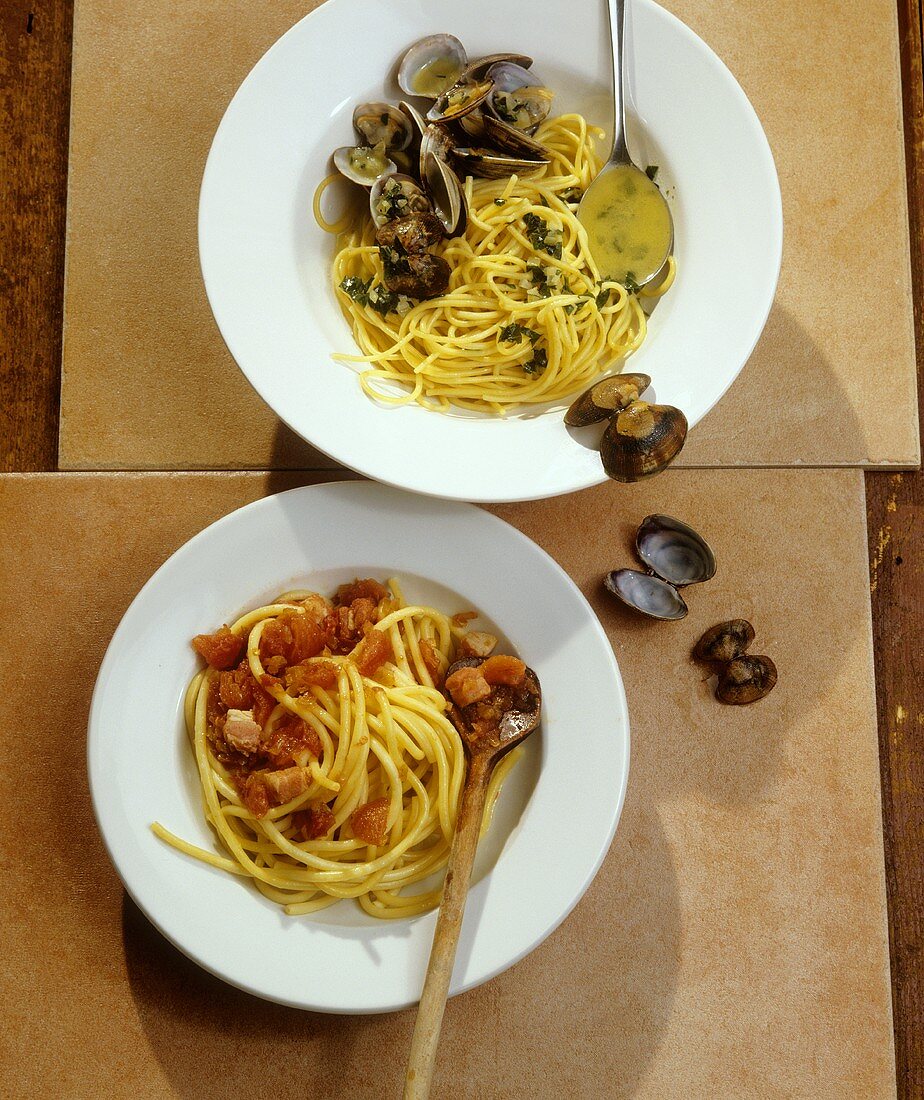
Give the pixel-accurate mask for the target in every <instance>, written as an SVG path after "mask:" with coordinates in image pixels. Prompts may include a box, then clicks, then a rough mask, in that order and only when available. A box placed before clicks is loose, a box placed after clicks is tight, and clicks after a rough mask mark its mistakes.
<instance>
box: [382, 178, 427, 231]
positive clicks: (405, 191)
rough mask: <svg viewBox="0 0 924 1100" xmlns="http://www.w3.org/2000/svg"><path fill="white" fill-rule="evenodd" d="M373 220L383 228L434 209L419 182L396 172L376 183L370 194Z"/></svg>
mask: <svg viewBox="0 0 924 1100" xmlns="http://www.w3.org/2000/svg"><path fill="white" fill-rule="evenodd" d="M369 209H370V211H371V213H372V220H373V221H374V222H375V224H376V226H377V227H379V228H381V227H382V226H383V225H384V224H385V223H386V222H390V221H395V220H396V219H398V218H404V217H406V216H407V215H408V214H426V213H428V212H429V211H431V210H432V209H433V207H432V206H431V204H430V200H429V199H428V198H427V196H426V195H425V194H424V192H423V189H422V188H421V186H420V184H419V183H418V182H417V180H415V179H413V178H412V177H411V176H405V175H402V174H401V173H398V172H394V173H392V174H391V175H390V176H383V177H382V178H381V179H378V180H376V181H375V183H374V184H373V185H372V190H371V192H370V193H369Z"/></svg>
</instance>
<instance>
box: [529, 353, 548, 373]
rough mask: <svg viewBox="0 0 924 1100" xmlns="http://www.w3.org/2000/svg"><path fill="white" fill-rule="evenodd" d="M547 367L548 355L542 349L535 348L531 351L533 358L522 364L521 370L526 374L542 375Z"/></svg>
mask: <svg viewBox="0 0 924 1100" xmlns="http://www.w3.org/2000/svg"><path fill="white" fill-rule="evenodd" d="M548 365H549V355H548V352H547V351H546V350H545V349H544V348H536V349H535V350H534V351H533V357H532V359H530V360H529V362H527V363H524V364H523V370H525V371H526V373H527V374H533V375H536V374H542V372H543V371H544V370H545V368H546V367H547V366H548Z"/></svg>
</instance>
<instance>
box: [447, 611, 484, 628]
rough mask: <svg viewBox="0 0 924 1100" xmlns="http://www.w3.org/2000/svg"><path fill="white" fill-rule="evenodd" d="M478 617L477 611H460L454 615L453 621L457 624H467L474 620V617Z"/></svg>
mask: <svg viewBox="0 0 924 1100" xmlns="http://www.w3.org/2000/svg"><path fill="white" fill-rule="evenodd" d="M477 618H478V612H477V611H459V612H457V613H456V614H455V615H453V617H452V622H453V623H454V624H455V625H456V626H466V625H467V624H468V623H470V622H471V621H472V619H477Z"/></svg>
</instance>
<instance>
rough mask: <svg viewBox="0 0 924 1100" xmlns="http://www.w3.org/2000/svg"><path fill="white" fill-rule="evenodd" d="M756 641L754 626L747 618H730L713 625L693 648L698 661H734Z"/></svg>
mask: <svg viewBox="0 0 924 1100" xmlns="http://www.w3.org/2000/svg"><path fill="white" fill-rule="evenodd" d="M753 641H754V627H753V626H751V624H750V623H749V622H748V621H747V619H729V620H728V622H725V623H717V624H716V625H715V626H711V627H710V628H709V629H708V630H707V631H706V633H705V634H704V635H703V636H702V637H701V638H700V640H699V641H698V642H697V643H696V645H695V647H694V648H693V656H694V657H695V658H696V659H697V661H716V662H725V661H734V660H735V658H736V657H740V656H741V655H742V654H743V653H745V652H746V651H747V648H748V646H749V645H750V644H751V642H753Z"/></svg>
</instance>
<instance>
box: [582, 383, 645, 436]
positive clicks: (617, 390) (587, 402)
mask: <svg viewBox="0 0 924 1100" xmlns="http://www.w3.org/2000/svg"><path fill="white" fill-rule="evenodd" d="M650 385H651V379H650V378H649V377H648V375H647V374H612V375H610V376H609V377H608V378H601V379H600V380H599V381H598V382H594V384H593V385H592V386H588V387H587V389H586V390H584V392H583V393H582V394H581V396H580V397H579V398H578V399H577V400H576V401H575V402H574V403H573V404H572V406H571V408H570V409H568V411H567V412H566V413H565V423H566V424H567V425H568V426H569V427H571V428H585V427H586V426H587V425H588V424H596V423H598V422H599V421H600V420H606V418H607V417H608V416H612V415H613V413H614V412H615V411H616V410H617V409H625V408H627V407H628V406H629V405H631V404H632V402H633V401H637V400H638V399H639V397H640V396H641V395H642V394H643V393H644V392H645V390H647V389H648V387H649V386H650Z"/></svg>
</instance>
